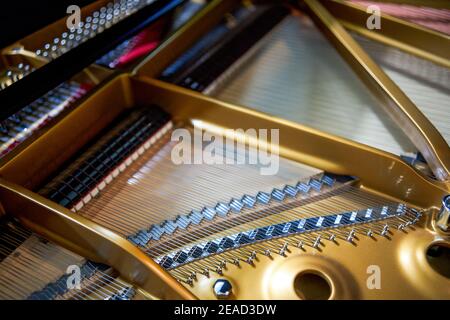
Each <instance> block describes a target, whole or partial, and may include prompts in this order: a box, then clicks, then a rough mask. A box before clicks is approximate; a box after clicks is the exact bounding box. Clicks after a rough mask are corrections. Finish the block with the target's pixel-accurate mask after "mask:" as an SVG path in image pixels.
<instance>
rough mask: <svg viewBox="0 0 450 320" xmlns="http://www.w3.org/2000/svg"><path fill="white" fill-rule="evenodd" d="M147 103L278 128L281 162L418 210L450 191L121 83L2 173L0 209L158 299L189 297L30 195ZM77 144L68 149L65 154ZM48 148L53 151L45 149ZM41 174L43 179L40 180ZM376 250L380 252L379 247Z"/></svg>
mask: <svg viewBox="0 0 450 320" xmlns="http://www.w3.org/2000/svg"><path fill="white" fill-rule="evenodd" d="M151 103H155V104H158V105H161V106H163V107H164V108H165V109H166V110H167V111H168V112H170V113H171V114H172V115H173V117H174V121H175V122H177V123H178V122H180V123H185V124H186V125H192V124H193V123H194V122H199V121H200V122H201V123H202V124H203V125H205V126H207V127H218V128H223V129H225V128H233V129H236V128H242V129H244V130H246V129H248V128H278V129H279V130H280V156H283V157H286V158H289V159H292V160H294V161H299V162H302V163H305V164H308V165H313V166H315V167H317V168H320V169H322V170H326V171H330V172H334V173H339V174H347V175H354V176H358V177H359V178H360V181H361V184H360V187H361V188H363V189H364V190H367V191H368V192H373V193H377V194H382V195H384V196H386V197H389V198H391V199H396V200H398V201H401V202H405V203H407V204H409V205H411V206H414V207H417V208H432V209H433V210H432V211H437V207H438V206H439V205H440V201H441V199H442V197H443V196H444V195H445V194H447V193H448V192H449V190H450V186H449V185H448V184H445V183H440V182H436V181H433V180H430V179H427V178H425V177H424V176H422V175H421V174H420V173H419V172H417V171H415V170H414V169H413V168H412V167H410V166H409V165H407V164H406V163H404V162H403V161H402V160H401V159H400V158H398V157H396V156H393V155H391V154H389V153H386V152H382V151H380V150H377V149H374V148H371V147H368V146H364V145H361V144H358V143H355V142H352V141H349V140H346V139H343V138H338V137H335V136H332V135H330V134H326V133H323V132H320V131H318V130H314V129H311V128H308V127H305V126H302V125H299V124H296V123H292V122H290V121H287V120H282V119H277V118H274V117H271V116H269V115H265V114H263V113H260V112H256V111H253V110H250V109H247V108H244V107H240V106H235V105H231V104H228V103H225V102H222V101H218V100H215V99H212V98H209V97H206V96H204V95H202V94H199V93H196V92H193V91H190V90H187V89H183V88H180V87H177V86H174V85H171V84H167V83H164V82H161V81H158V80H154V79H149V78H146V77H142V76H141V77H130V76H129V75H126V74H124V75H121V76H118V77H116V78H115V79H114V80H113V81H110V82H108V83H107V84H105V85H104V86H102V87H101V88H100V89H99V90H98V91H97V92H96V93H95V94H94V95H91V96H90V97H89V98H88V99H86V100H85V101H84V102H83V103H82V104H81V105H80V106H79V107H78V108H77V109H76V110H74V111H73V112H72V113H70V114H69V115H68V116H67V117H66V118H64V119H63V120H62V121H61V122H60V123H58V124H57V125H56V126H54V127H52V128H51V129H50V130H48V131H47V132H46V133H45V134H44V135H42V136H41V137H39V138H38V139H37V140H36V141H35V142H34V143H33V144H32V145H30V146H29V147H28V148H26V149H24V150H22V152H21V153H20V155H19V156H18V157H16V158H14V159H13V160H11V161H10V162H9V163H8V164H6V165H5V166H4V167H2V168H1V169H0V177H1V179H0V203H1V204H2V206H3V210H4V211H5V212H8V214H11V215H13V216H15V217H17V218H19V220H20V221H21V222H22V223H23V224H24V225H25V226H27V227H29V228H30V229H31V230H33V231H35V232H37V233H39V234H42V235H43V236H45V237H47V238H49V239H50V240H52V241H54V242H56V243H58V244H61V245H62V246H64V247H66V248H68V249H71V250H73V251H74V252H77V253H79V254H81V255H83V256H86V257H88V258H90V259H93V260H94V261H100V262H104V263H107V264H108V265H110V266H111V267H113V268H114V269H116V270H118V271H119V272H120V274H121V276H122V277H123V278H124V279H125V280H127V281H129V282H130V283H133V284H136V285H138V286H139V287H141V288H143V289H144V290H146V291H147V292H148V293H149V294H151V295H152V296H155V297H157V298H189V299H190V298H194V296H193V295H192V294H191V293H190V292H188V291H187V289H186V288H184V287H182V286H181V285H180V284H179V283H177V282H176V281H175V280H174V279H173V278H172V277H171V276H170V275H168V273H166V272H165V271H164V270H162V269H161V268H160V267H159V266H157V265H156V264H155V263H154V262H153V261H152V260H151V259H150V258H149V257H147V256H146V255H145V254H144V253H142V252H141V251H140V250H139V249H137V248H136V247H134V246H133V245H132V244H131V243H129V242H128V241H127V240H125V239H124V238H122V237H120V236H118V235H117V234H115V233H113V232H111V231H109V230H107V229H105V228H103V227H101V226H99V225H97V224H96V223H93V222H92V221H90V220H87V219H85V218H82V217H80V216H78V215H77V214H74V213H73V212H71V211H70V210H68V209H65V208H63V207H61V206H59V205H57V204H55V203H53V202H51V201H49V200H47V199H44V198H43V197H41V196H39V195H37V194H35V193H33V192H31V191H29V190H28V189H27V188H32V187H34V186H35V185H36V183H37V181H39V180H40V179H43V176H47V175H48V174H50V173H51V172H52V171H53V170H55V169H56V168H57V167H59V165H60V164H61V163H62V162H64V161H65V159H67V158H68V157H70V156H71V155H72V154H73V153H74V152H76V150H77V149H78V148H79V147H80V146H81V145H82V144H83V142H84V141H87V140H89V139H90V137H91V136H92V135H93V134H95V133H96V132H99V131H100V130H101V129H102V128H103V127H104V126H106V125H107V124H108V123H109V122H111V121H112V120H113V119H114V118H115V116H116V115H117V114H119V113H120V112H121V110H123V109H125V108H129V107H132V106H134V105H142V104H151ZM78 141H81V142H78ZM75 142H76V143H75ZM74 143H75V146H74V147H73V148H67V146H72V145H73V144H74ZM49 145H55V146H56V148H55V149H53V148H52V150H49V148H48V146H49ZM58 146H60V147H58ZM56 154H59V155H60V156H59V157H57V156H55V155H56ZM349 155H351V157H349ZM33 159H34V160H33ZM45 164H47V165H48V166H45ZM41 170H44V171H45V172H44V173H40V171H41ZM23 186H26V187H27V188H24V187H23ZM428 218H429V217H428ZM431 230H433V229H431ZM427 232H428V233H427V234H429V232H430V231H427ZM437 232H438V231H436V234H438V233H437ZM421 234H422V233H421ZM434 237H435V236H433V237H431V238H430V235H428V236H425V237H424V238H421V239H422V240H421V241H425V242H426V243H427V244H428V243H429V240H430V241H434V240H433V239H434ZM447 237H448V236H444V238H442V239H444V240H445V239H447ZM445 241H447V242H448V239H447V240H445ZM425 242H424V243H425ZM380 250H381V252H384V249H383V247H380ZM195 292H196V291H195V290H194V293H195ZM202 296H204V295H203V293H202ZM336 297H337V298H339V297H340V298H342V297H343V296H340V295H337V296H336ZM344 297H346V296H344Z"/></svg>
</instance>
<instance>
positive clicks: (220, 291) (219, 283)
mask: <svg viewBox="0 0 450 320" xmlns="http://www.w3.org/2000/svg"><path fill="white" fill-rule="evenodd" d="M213 290H214V294H215V295H216V297H217V298H218V299H227V298H229V297H230V295H231V292H232V291H233V287H232V285H231V283H230V281H228V280H226V279H218V280H216V282H215V283H214V286H213Z"/></svg>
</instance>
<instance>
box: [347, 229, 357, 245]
mask: <svg viewBox="0 0 450 320" xmlns="http://www.w3.org/2000/svg"><path fill="white" fill-rule="evenodd" d="M354 235H355V230H353V229H352V230H351V231H350V232H349V233H348V237H347V241H348V242H350V243H351V242H353V237H354Z"/></svg>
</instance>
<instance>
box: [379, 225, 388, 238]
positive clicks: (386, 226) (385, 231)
mask: <svg viewBox="0 0 450 320" xmlns="http://www.w3.org/2000/svg"><path fill="white" fill-rule="evenodd" d="M388 231H389V225H387V224H386V225H385V226H384V227H383V231H381V235H382V236H383V237H384V236H386V235H387V233H388Z"/></svg>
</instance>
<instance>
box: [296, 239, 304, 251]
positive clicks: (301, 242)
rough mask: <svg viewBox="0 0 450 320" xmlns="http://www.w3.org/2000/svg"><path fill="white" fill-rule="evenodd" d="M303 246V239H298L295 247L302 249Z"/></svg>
mask: <svg viewBox="0 0 450 320" xmlns="http://www.w3.org/2000/svg"><path fill="white" fill-rule="evenodd" d="M303 246H304V243H303V240H300V241H299V242H298V244H297V247H298V248H299V249H302V250H303Z"/></svg>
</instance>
